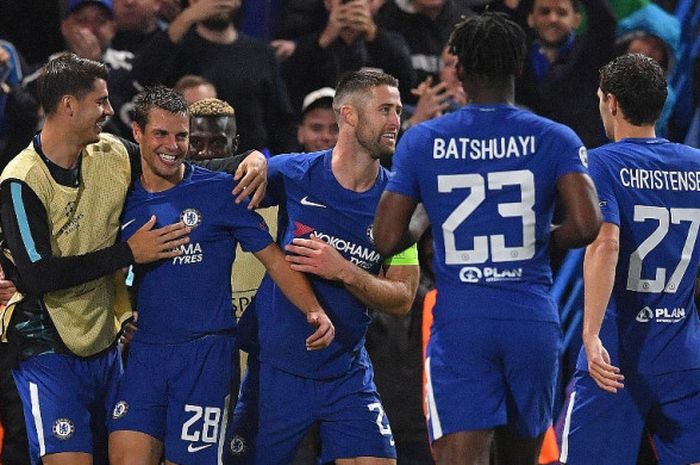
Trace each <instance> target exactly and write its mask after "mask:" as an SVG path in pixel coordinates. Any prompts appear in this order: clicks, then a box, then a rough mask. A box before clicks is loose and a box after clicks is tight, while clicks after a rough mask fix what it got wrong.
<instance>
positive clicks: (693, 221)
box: [579, 138, 700, 373]
mask: <svg viewBox="0 0 700 465" xmlns="http://www.w3.org/2000/svg"><path fill="white" fill-rule="evenodd" d="M590 168H591V176H592V178H593V181H594V182H595V185H596V189H597V191H598V195H599V197H600V201H601V211H602V213H603V220H604V221H605V222H607V223H612V224H616V225H618V226H619V227H620V250H619V254H618V266H617V270H616V274H615V285H614V288H613V293H612V296H611V299H610V303H609V304H608V309H607V312H606V318H605V322H604V324H603V328H602V329H601V339H602V340H603V342H604V343H606V342H607V341H616V343H614V344H606V347H608V345H610V346H611V347H610V348H609V352H610V354H611V358H613V360H614V361H615V362H618V363H620V364H621V365H623V366H628V365H632V366H633V367H634V368H635V369H638V370H639V371H640V372H643V373H663V372H669V371H676V370H685V369H693V368H700V322H699V321H698V315H697V308H696V306H695V302H694V285H695V278H696V275H697V270H698V266H700V250H699V249H700V247H699V243H700V240H699V238H698V232H699V231H700V151H699V150H696V149H692V148H690V147H687V146H683V145H680V144H674V143H670V142H669V141H667V140H665V139H660V138H654V139H623V140H622V141H620V142H616V143H612V144H608V145H606V146H603V147H600V148H598V149H595V150H593V151H591V166H590ZM689 341H693V342H692V343H691V342H689ZM584 355H585V354H584ZM584 362H585V358H584V356H583V355H582V358H581V359H580V360H579V365H580V366H584Z"/></svg>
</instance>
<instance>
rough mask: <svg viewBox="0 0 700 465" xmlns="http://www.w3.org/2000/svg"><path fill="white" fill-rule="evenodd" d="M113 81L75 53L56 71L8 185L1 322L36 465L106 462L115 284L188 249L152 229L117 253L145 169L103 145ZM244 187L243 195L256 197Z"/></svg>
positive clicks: (112, 145) (179, 232)
mask: <svg viewBox="0 0 700 465" xmlns="http://www.w3.org/2000/svg"><path fill="white" fill-rule="evenodd" d="M107 73H108V70H107V67H106V66H105V65H103V64H101V63H97V62H95V61H91V60H87V59H83V58H79V57H77V56H76V55H74V54H70V53H69V54H64V55H61V56H59V57H58V58H55V59H53V60H51V61H50V62H49V63H48V64H47V65H46V66H45V68H44V70H43V71H42V73H41V77H40V81H39V88H40V98H41V105H42V107H43V109H44V112H45V114H46V119H45V122H44V126H43V130H42V131H41V132H40V133H39V134H37V135H36V136H35V137H34V140H33V141H32V143H31V144H30V145H29V146H28V147H27V148H26V149H25V150H23V151H22V152H21V153H20V154H19V155H18V156H16V157H15V158H14V159H13V160H12V161H11V162H10V164H8V166H7V168H6V169H5V170H4V171H3V173H2V177H1V184H0V217H1V219H2V232H3V236H4V244H3V253H4V254H5V255H6V256H9V257H11V260H10V261H7V263H6V262H3V269H4V270H5V272H6V274H8V276H12V279H13V281H14V282H15V284H16V285H17V289H18V291H19V292H17V293H16V294H15V295H14V296H13V297H12V298H11V299H10V302H9V303H8V306H7V308H6V309H5V311H4V313H3V323H4V324H3V329H6V331H4V333H5V334H3V336H7V337H8V338H9V340H10V341H9V343H10V344H17V345H18V348H19V351H20V357H19V358H20V363H19V366H18V367H17V369H15V370H14V372H13V375H14V378H15V381H16V383H17V388H18V391H19V393H20V396H21V398H22V403H23V405H24V412H25V419H26V423H27V432H28V436H29V443H30V453H31V456H32V463H34V464H36V463H39V461H40V460H41V461H43V463H44V464H45V465H56V464H59V465H61V464H65V465H90V464H93V463H94V464H102V463H106V462H107V447H106V443H107V431H106V424H105V422H106V416H107V413H108V410H109V411H110V412H111V403H112V402H111V400H110V399H109V397H110V395H111V394H113V392H112V391H113V389H114V387H115V386H116V380H117V377H118V376H119V374H120V372H121V365H120V361H119V355H118V353H117V349H116V347H115V345H116V344H115V342H116V341H115V339H116V334H117V331H116V330H117V328H118V322H117V321H116V320H115V318H116V317H126V316H128V315H129V311H128V310H129V309H128V305H120V303H122V302H125V301H126V299H123V300H120V299H119V297H123V296H124V292H125V288H124V287H123V283H119V282H117V276H116V274H115V273H116V272H117V270H120V269H122V268H124V267H126V266H128V265H130V264H133V263H139V264H141V263H149V262H153V261H157V260H161V259H172V258H174V257H176V256H179V255H180V252H179V251H178V249H177V247H179V246H180V245H183V244H185V243H186V241H187V238H186V237H185V236H186V234H187V233H188V229H187V227H186V226H184V225H183V224H181V223H179V222H178V223H176V224H175V225H170V226H164V227H163V228H157V229H154V225H155V220H152V221H149V222H148V223H147V224H146V225H144V226H143V227H142V228H140V229H139V230H138V231H137V232H136V233H135V234H133V235H132V236H131V237H130V238H129V240H128V241H126V242H116V239H117V234H118V232H119V216H120V214H121V211H122V208H123V204H124V200H125V198H126V193H127V191H128V189H129V186H130V183H131V180H132V178H134V177H136V176H137V173H140V162H139V161H138V160H139V155H138V147H137V146H136V145H135V144H133V143H131V144H130V143H128V142H126V141H123V140H119V139H118V138H116V137H114V136H110V135H107V134H102V128H103V125H104V123H105V121H106V120H107V118H108V117H109V116H111V115H112V114H113V113H114V111H113V109H112V107H111V105H110V103H109V92H108V89H107V84H106V80H107ZM224 165H225V163H224ZM242 165H243V164H242ZM253 171H257V170H253ZM263 171H264V170H263ZM246 177H248V175H246V176H245V177H244V178H243V179H242V181H241V184H242V185H239V186H237V190H236V192H241V189H240V188H242V187H243V186H246V187H249V188H248V189H243V193H244V194H245V193H248V192H249V191H251V190H252V189H253V187H254V185H255V184H256V183H255V181H251V178H248V181H246ZM161 224H165V223H161ZM15 310H16V311H15ZM118 310H119V311H118Z"/></svg>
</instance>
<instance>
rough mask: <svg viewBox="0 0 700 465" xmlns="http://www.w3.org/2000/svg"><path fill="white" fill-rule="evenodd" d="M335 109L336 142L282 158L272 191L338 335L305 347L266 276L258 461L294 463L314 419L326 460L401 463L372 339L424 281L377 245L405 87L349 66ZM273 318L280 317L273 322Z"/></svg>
mask: <svg viewBox="0 0 700 465" xmlns="http://www.w3.org/2000/svg"><path fill="white" fill-rule="evenodd" d="M333 108H334V109H335V112H336V116H337V118H338V122H339V130H340V132H339V137H338V143H337V145H336V146H335V147H334V148H332V149H329V150H324V151H321V152H313V153H305V154H290V155H278V156H276V157H273V158H272V159H271V160H270V170H269V177H268V182H269V185H268V195H269V197H270V200H271V202H272V203H275V204H278V205H279V208H280V221H279V224H278V227H279V242H280V243H281V244H284V245H285V246H286V250H287V251H288V252H290V255H288V256H287V260H289V261H290V262H291V263H292V268H293V269H295V270H298V271H302V272H304V273H307V274H308V276H309V277H310V279H311V283H312V286H313V288H314V290H315V292H316V295H317V296H318V298H319V301H320V302H321V303H322V304H323V305H324V308H326V311H327V312H328V314H329V316H330V318H331V320H332V321H333V323H334V324H335V326H336V338H335V340H334V341H333V343H332V344H331V345H330V346H329V347H328V348H327V349H325V350H323V351H318V352H308V351H305V350H303V347H297V345H298V344H296V343H295V341H300V340H302V339H303V338H305V337H306V333H307V332H308V330H307V329H306V327H305V324H304V321H303V318H301V319H300V318H299V316H301V315H300V314H299V312H298V311H297V310H296V309H295V308H294V306H293V305H292V304H291V303H290V302H289V301H288V300H287V299H286V298H285V297H284V296H282V294H281V293H280V291H279V289H278V288H277V286H275V285H274V283H272V282H271V281H270V279H269V277H267V276H266V277H265V279H264V280H263V282H262V284H261V286H260V289H259V291H258V293H257V295H256V297H255V300H254V302H253V303H252V304H251V306H254V310H255V311H256V312H257V314H258V321H259V329H258V334H259V343H260V347H259V359H260V379H259V392H258V397H259V401H258V402H259V430H258V434H257V441H256V450H255V452H256V458H255V463H260V464H263V463H264V464H267V465H275V464H279V465H282V464H284V465H287V464H289V463H291V459H292V457H293V456H294V452H295V449H296V448H297V446H298V444H299V442H300V441H301V439H302V437H303V436H304V433H305V432H306V431H307V430H308V429H309V427H311V426H312V425H313V424H314V423H318V424H319V425H320V435H321V444H322V452H321V460H322V462H323V463H327V462H331V461H333V460H335V463H337V464H339V465H348V464H392V463H395V457H396V451H395V448H394V441H393V437H392V435H391V428H390V426H389V423H388V420H387V418H386V415H385V414H384V410H383V408H382V404H381V401H380V399H379V395H378V394H377V391H376V388H375V386H374V382H373V381H372V365H371V363H370V361H369V358H368V356H367V352H366V350H365V348H364V336H365V333H366V331H367V325H368V324H369V316H368V312H367V308H368V307H369V308H372V309H376V310H381V311H384V312H387V313H394V314H404V313H406V312H407V311H408V310H409V309H410V305H411V303H412V301H413V297H414V295H415V291H416V287H417V283H418V266H417V265H415V264H414V265H409V266H395V265H389V266H383V262H384V259H383V257H382V256H381V255H380V254H379V253H378V252H377V251H376V250H375V248H374V245H373V242H372V221H373V218H374V210H375V208H376V205H377V202H378V201H379V196H380V194H381V192H382V191H383V190H384V186H385V185H386V183H387V181H388V173H387V172H386V170H385V169H384V168H382V167H381V166H380V159H381V158H384V157H389V156H391V155H392V154H393V152H394V148H395V142H396V136H397V133H398V130H399V126H400V124H401V123H400V120H399V115H400V112H401V100H400V97H399V90H398V82H397V80H396V79H394V78H393V77H391V76H389V75H387V74H384V73H380V72H377V71H357V72H353V73H349V74H348V75H346V76H345V77H344V78H343V79H341V81H340V82H339V83H338V86H337V87H336V94H335V97H334V103H333ZM250 311H251V308H250V307H249V309H248V310H247V311H246V312H250ZM244 318H245V314H244ZM270 318H273V319H275V321H277V324H275V325H270V324H266V323H265V322H266V321H270ZM244 389H245V384H244V387H243V390H244Z"/></svg>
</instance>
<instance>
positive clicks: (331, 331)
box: [306, 310, 335, 350]
mask: <svg viewBox="0 0 700 465" xmlns="http://www.w3.org/2000/svg"><path fill="white" fill-rule="evenodd" d="M306 321H307V322H308V323H309V324H310V325H311V326H314V327H315V328H316V331H314V333H313V334H312V335H311V336H309V337H307V338H306V350H320V349H325V348H326V347H328V346H329V345H330V343H331V342H333V339H334V338H335V326H333V322H332V321H331V319H330V318H328V315H326V312H324V311H323V310H318V311H311V312H308V313H307V314H306Z"/></svg>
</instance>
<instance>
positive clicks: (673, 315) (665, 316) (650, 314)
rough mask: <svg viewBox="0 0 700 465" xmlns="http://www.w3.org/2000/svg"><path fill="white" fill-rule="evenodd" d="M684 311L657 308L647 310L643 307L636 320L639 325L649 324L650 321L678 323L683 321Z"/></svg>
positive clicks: (681, 308)
mask: <svg viewBox="0 0 700 465" xmlns="http://www.w3.org/2000/svg"><path fill="white" fill-rule="evenodd" d="M685 316H686V311H685V308H683V307H673V308H667V307H659V308H654V309H652V308H649V307H644V308H643V309H641V310H640V311H639V313H637V317H636V318H635V320H637V321H638V322H639V323H649V322H650V321H655V322H656V323H678V322H679V321H682V320H684V319H685Z"/></svg>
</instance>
